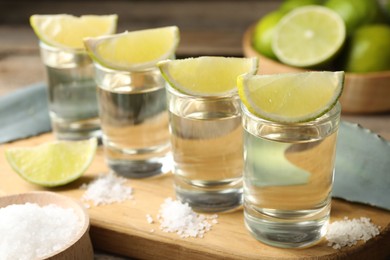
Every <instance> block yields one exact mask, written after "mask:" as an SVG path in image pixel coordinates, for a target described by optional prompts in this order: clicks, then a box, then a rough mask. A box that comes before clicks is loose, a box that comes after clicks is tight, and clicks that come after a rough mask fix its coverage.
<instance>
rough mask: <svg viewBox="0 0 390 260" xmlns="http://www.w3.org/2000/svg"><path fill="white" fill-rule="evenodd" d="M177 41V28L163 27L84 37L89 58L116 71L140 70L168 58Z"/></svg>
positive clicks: (172, 52) (173, 50)
mask: <svg viewBox="0 0 390 260" xmlns="http://www.w3.org/2000/svg"><path fill="white" fill-rule="evenodd" d="M179 41H180V33H179V28H178V27H177V26H167V27H160V28H153V29H145V30H138V31H131V32H128V31H126V32H123V33H118V34H113V35H107V36H101V37H92V38H91V37H90V38H86V39H84V44H85V47H86V49H87V51H88V53H89V55H90V56H91V58H92V59H93V60H94V61H95V62H96V63H98V64H100V65H102V66H104V67H108V68H112V69H117V70H125V71H131V70H143V69H147V68H150V67H155V66H156V63H157V62H159V61H161V60H165V59H168V58H172V57H174V56H175V51H176V49H177V47H178V44H179Z"/></svg>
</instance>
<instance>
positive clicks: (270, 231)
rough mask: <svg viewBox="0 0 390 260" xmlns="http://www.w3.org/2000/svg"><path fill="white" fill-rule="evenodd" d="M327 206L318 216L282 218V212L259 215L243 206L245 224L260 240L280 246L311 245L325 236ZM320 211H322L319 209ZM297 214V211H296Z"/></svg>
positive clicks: (327, 221) (327, 216)
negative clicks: (264, 215)
mask: <svg viewBox="0 0 390 260" xmlns="http://www.w3.org/2000/svg"><path fill="white" fill-rule="evenodd" d="M328 209H329V207H325V208H324V210H327V212H328V213H327V214H326V215H325V216H324V215H323V214H321V217H320V218H315V217H313V216H310V217H307V218H306V219H305V218H304V217H299V218H298V217H297V218H288V219H286V218H283V213H281V214H278V212H277V211H275V212H274V215H273V216H269V215H267V216H266V217H261V214H258V213H256V214H255V215H254V214H253V212H251V211H250V210H249V211H248V209H247V207H246V206H245V210H244V220H245V226H246V228H247V229H248V230H249V231H250V233H251V234H252V236H254V237H255V238H256V239H257V240H259V241H260V242H263V243H264V244H267V245H270V246H274V247H280V248H305V247H310V246H313V245H315V244H317V243H319V242H320V241H321V239H322V238H323V237H324V236H325V234H326V231H327V227H328V223H329V210H328ZM320 212H323V210H321V211H320ZM295 213H297V215H300V214H299V211H296V212H295Z"/></svg>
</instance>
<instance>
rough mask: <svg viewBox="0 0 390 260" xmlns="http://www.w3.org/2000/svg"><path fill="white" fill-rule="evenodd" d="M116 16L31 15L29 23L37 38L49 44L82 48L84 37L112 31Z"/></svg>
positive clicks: (113, 30)
mask: <svg viewBox="0 0 390 260" xmlns="http://www.w3.org/2000/svg"><path fill="white" fill-rule="evenodd" d="M117 20H118V16H117V15H115V14H113V15H83V16H80V17H77V16H73V15H69V14H55V15H38V14H35V15H32V16H31V17H30V25H31V27H32V28H33V30H34V32H35V34H36V35H37V36H38V38H39V39H40V40H41V41H42V42H44V43H46V44H48V45H51V46H55V47H62V48H71V49H84V43H83V39H84V38H85V37H96V36H100V35H107V34H111V33H114V32H115V30H116V26H117Z"/></svg>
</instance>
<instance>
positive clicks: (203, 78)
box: [157, 56, 258, 96]
mask: <svg viewBox="0 0 390 260" xmlns="http://www.w3.org/2000/svg"><path fill="white" fill-rule="evenodd" d="M157 65H158V67H159V68H160V70H161V73H162V75H163V76H164V78H165V80H166V81H167V82H168V83H169V84H170V85H171V86H172V87H173V88H175V89H176V90H178V91H179V92H182V93H185V94H191V95H199V96H217V95H218V96H219V95H223V94H225V93H228V92H231V91H236V90H237V77H238V76H239V75H241V74H246V73H250V74H255V73H256V71H257V67H258V60H257V58H230V57H207V56H205V57H198V58H188V59H182V60H165V61H162V62H159V63H158V64H157Z"/></svg>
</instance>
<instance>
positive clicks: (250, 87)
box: [237, 71, 344, 123]
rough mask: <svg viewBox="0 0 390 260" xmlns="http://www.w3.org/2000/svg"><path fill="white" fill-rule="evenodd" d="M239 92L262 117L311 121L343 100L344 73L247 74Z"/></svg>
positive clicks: (257, 114) (273, 119) (250, 109)
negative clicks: (341, 96)
mask: <svg viewBox="0 0 390 260" xmlns="http://www.w3.org/2000/svg"><path fill="white" fill-rule="evenodd" d="M237 81H238V82H237V85H238V94H239V96H240V98H241V101H242V102H243V104H244V105H245V106H246V107H247V108H248V110H249V111H250V112H251V113H253V114H255V115H256V116H258V117H261V118H264V119H267V120H270V121H274V122H282V123H297V122H307V121H310V120H312V119H315V118H317V117H319V116H321V115H323V114H324V113H326V112H327V111H329V110H330V109H331V108H332V107H333V106H334V105H335V104H336V102H337V100H338V99H339V97H340V95H341V92H342V89H343V82H344V72H342V71H339V72H318V71H316V72H301V73H286V74H274V75H256V76H250V75H243V76H240V77H239V78H238V80H237Z"/></svg>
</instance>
